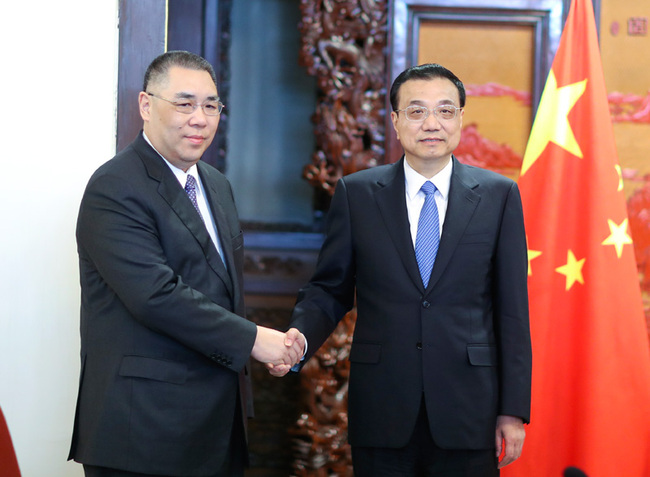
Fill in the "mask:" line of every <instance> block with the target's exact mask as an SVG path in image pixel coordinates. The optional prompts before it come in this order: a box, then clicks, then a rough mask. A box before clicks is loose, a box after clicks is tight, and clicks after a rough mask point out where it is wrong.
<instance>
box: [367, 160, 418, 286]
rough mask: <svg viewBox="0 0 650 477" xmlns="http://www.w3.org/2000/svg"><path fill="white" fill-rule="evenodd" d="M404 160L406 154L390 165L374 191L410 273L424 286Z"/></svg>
mask: <svg viewBox="0 0 650 477" xmlns="http://www.w3.org/2000/svg"><path fill="white" fill-rule="evenodd" d="M403 161H404V158H402V159H401V160H400V161H397V162H396V163H395V164H393V165H392V166H391V167H390V168H388V169H387V173H386V175H385V176H384V177H382V178H380V179H379V180H378V181H377V184H378V185H379V186H380V189H378V190H377V192H376V193H375V200H376V202H377V207H379V211H380V213H381V215H382V217H383V219H384V223H385V225H386V230H388V235H390V238H391V240H392V242H393V244H394V245H395V248H396V250H397V253H398V254H399V256H400V258H401V260H402V263H404V267H405V268H406V271H407V273H408V275H409V277H410V278H411V280H412V281H413V283H415V285H416V286H417V287H419V288H420V289H422V290H424V289H423V284H422V278H421V277H420V270H419V268H418V263H417V260H416V259H415V250H414V249H413V241H412V239H411V228H410V225H409V221H408V212H407V210H406V187H405V177H404V163H403Z"/></svg>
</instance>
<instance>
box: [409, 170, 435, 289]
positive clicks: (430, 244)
mask: <svg viewBox="0 0 650 477" xmlns="http://www.w3.org/2000/svg"><path fill="white" fill-rule="evenodd" d="M420 190H421V191H422V192H424V193H425V194H426V197H425V199H424V205H423V206H422V210H421V211H420V219H419V220H418V232H417V235H416V237H415V258H416V259H417V261H418V266H419V267H420V275H421V276H422V283H424V288H426V287H427V285H428V284H429V278H430V277H431V271H432V270H433V263H434V262H435V261H436V254H437V253H438V245H440V223H439V221H438V206H436V199H435V198H434V195H435V192H436V186H434V185H433V183H431V182H429V181H426V182H425V183H424V185H423V186H422V188H421V189H420Z"/></svg>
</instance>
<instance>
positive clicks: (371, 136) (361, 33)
mask: <svg viewBox="0 0 650 477" xmlns="http://www.w3.org/2000/svg"><path fill="white" fill-rule="evenodd" d="M387 4H388V2H387V0H302V1H301V4H300V9H301V14H302V21H301V22H300V25H299V29H300V32H301V35H302V46H301V51H300V58H299V62H300V64H301V65H302V66H305V67H306V68H307V71H308V73H309V74H310V75H312V76H314V77H316V79H317V84H318V95H319V97H318V104H317V106H316V112H315V113H314V116H313V118H312V120H313V122H314V124H315V130H314V133H315V137H316V152H315V153H314V155H313V158H312V162H311V163H310V164H309V165H307V166H306V167H305V169H304V171H303V175H304V177H305V178H306V179H307V180H308V181H309V183H310V184H312V185H313V186H314V187H315V188H316V189H317V190H321V191H325V192H327V193H328V194H330V195H331V194H333V193H334V186H335V185H336V181H337V180H338V179H339V178H340V177H342V176H344V175H346V174H349V173H351V172H355V171H359V170H362V169H366V168H368V167H372V166H374V165H377V164H380V163H383V161H384V117H385V106H384V101H385V95H386V84H385V83H386V77H385V72H386V56H385V48H386V42H387V12H388V6H387Z"/></svg>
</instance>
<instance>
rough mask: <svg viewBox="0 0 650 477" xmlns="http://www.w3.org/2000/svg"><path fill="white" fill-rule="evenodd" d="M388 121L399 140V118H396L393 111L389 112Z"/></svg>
mask: <svg viewBox="0 0 650 477" xmlns="http://www.w3.org/2000/svg"><path fill="white" fill-rule="evenodd" d="M390 120H391V121H392V123H393V129H394V130H395V134H396V135H397V139H398V140H399V131H398V130H397V121H398V120H399V116H397V113H396V112H395V111H391V112H390Z"/></svg>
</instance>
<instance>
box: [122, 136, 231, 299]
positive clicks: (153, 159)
mask: <svg viewBox="0 0 650 477" xmlns="http://www.w3.org/2000/svg"><path fill="white" fill-rule="evenodd" d="M135 147H136V149H137V151H138V152H139V153H140V157H141V158H142V161H143V163H144V165H145V167H146V169H147V172H148V174H149V177H151V178H152V179H153V180H156V181H158V182H159V185H158V193H159V194H160V195H161V197H162V198H163V199H164V200H165V201H166V202H167V203H168V204H169V206H170V207H171V208H172V209H173V210H174V212H175V213H176V215H178V217H179V219H180V220H181V221H182V222H183V223H184V224H185V226H186V227H187V228H188V229H189V231H190V232H191V233H192V235H194V237H195V238H196V240H197V242H198V243H199V245H200V246H201V249H202V250H203V253H204V254H205V257H206V259H207V261H208V263H209V264H210V267H211V268H212V269H213V270H214V272H215V273H216V274H217V275H218V276H219V277H220V278H221V280H222V281H223V282H224V284H225V285H226V287H227V289H228V291H229V293H231V294H233V282H232V280H231V278H230V275H229V274H228V272H227V271H226V267H225V266H224V264H223V261H222V260H221V256H220V255H219V252H218V251H217V248H216V247H215V245H214V243H212V239H211V238H210V235H209V234H208V231H207V229H206V228H205V224H204V223H203V220H201V217H200V216H199V215H198V214H197V213H196V210H195V209H194V206H192V203H191V202H190V201H189V200H188V198H187V194H186V193H185V191H184V190H183V188H182V187H180V184H179V183H178V180H177V179H176V177H175V176H174V173H173V172H172V171H171V170H169V167H167V165H166V164H165V163H164V162H163V160H162V158H161V157H160V156H159V155H158V153H157V152H156V151H155V150H154V149H153V148H152V147H151V146H149V144H147V142H146V141H145V140H144V138H143V137H142V135H140V141H138V142H137V143H136V144H135ZM204 182H205V181H204ZM204 189H206V187H204ZM208 202H209V206H210V207H211V209H212V211H213V216H214V220H215V222H216V225H217V228H218V230H219V233H220V234H223V233H224V231H223V230H222V229H223V228H227V223H226V221H225V220H224V219H223V211H220V213H216V212H215V209H216V207H215V202H216V201H214V200H208ZM221 237H222V238H221V243H222V246H223V248H224V250H226V249H228V253H230V255H231V257H230V259H231V261H232V250H230V246H229V245H230V240H229V239H228V240H227V241H224V239H223V235H221ZM231 263H232V262H231ZM231 263H229V266H232V265H231Z"/></svg>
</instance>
